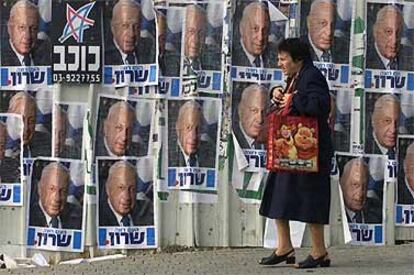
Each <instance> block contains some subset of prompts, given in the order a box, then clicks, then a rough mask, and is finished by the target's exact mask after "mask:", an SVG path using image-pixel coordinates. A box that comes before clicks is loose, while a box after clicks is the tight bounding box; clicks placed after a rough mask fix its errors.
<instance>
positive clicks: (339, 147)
mask: <svg viewBox="0 0 414 275" xmlns="http://www.w3.org/2000/svg"><path fill="white" fill-rule="evenodd" d="M354 94H355V93H354V91H353V90H351V89H338V90H334V91H331V94H330V95H331V110H330V113H329V126H330V128H331V131H332V144H333V147H334V150H335V151H338V152H351V144H352V140H351V137H352V133H351V121H352V117H351V116H352V111H353V109H352V108H353V97H354Z"/></svg>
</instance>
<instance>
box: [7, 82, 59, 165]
mask: <svg viewBox="0 0 414 275" xmlns="http://www.w3.org/2000/svg"><path fill="white" fill-rule="evenodd" d="M52 102H53V92H52V91H51V90H48V89H45V90H43V89H39V90H37V91H2V93H1V96H0V112H3V113H10V114H15V115H20V116H21V117H22V120H23V125H22V128H21V127H19V125H21V124H18V123H14V118H13V117H11V118H10V119H8V121H7V122H6V124H7V128H8V133H7V134H8V138H9V141H8V143H7V145H6V149H7V152H8V155H10V156H12V157H15V156H18V155H19V154H20V152H21V148H20V144H19V142H20V141H22V143H23V158H35V157H41V156H42V157H48V156H51V144H52V105H53V103H52ZM20 131H23V138H22V139H21V137H20Z"/></svg>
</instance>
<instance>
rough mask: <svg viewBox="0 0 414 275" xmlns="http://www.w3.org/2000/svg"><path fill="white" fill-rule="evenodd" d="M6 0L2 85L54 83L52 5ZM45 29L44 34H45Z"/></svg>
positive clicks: (28, 86) (26, 86) (22, 86)
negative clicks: (48, 24)
mask: <svg viewBox="0 0 414 275" xmlns="http://www.w3.org/2000/svg"><path fill="white" fill-rule="evenodd" d="M36 3H37V1H36ZM36 3H35V1H27V0H18V1H14V0H5V1H2V6H1V11H0V12H1V21H0V26H1V30H0V34H1V42H2V43H1V45H2V48H1V59H0V60H1V62H0V64H1V66H2V78H1V86H3V87H7V88H8V89H35V88H38V87H42V86H47V85H51V84H52V83H51V73H50V66H51V44H50V41H49V40H48V39H47V35H46V33H48V31H49V30H48V28H47V27H46V25H47V24H41V22H42V21H43V22H45V21H46V22H48V21H50V19H48V18H46V17H45V14H48V13H50V9H51V5H48V4H46V5H45V4H44V5H40V6H39V5H38V4H36ZM42 33H43V34H44V35H42Z"/></svg>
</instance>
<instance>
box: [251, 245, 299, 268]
mask: <svg viewBox="0 0 414 275" xmlns="http://www.w3.org/2000/svg"><path fill="white" fill-rule="evenodd" d="M294 251H295V250H294V249H292V250H291V251H289V252H288V253H286V254H284V255H280V256H279V255H276V252H275V251H273V252H272V254H271V255H270V256H268V257H264V258H262V260H261V261H260V262H259V264H261V265H275V264H279V263H281V262H284V261H286V263H287V264H294V263H295V255H294V254H293V253H294ZM291 254H293V255H291ZM289 255H291V256H289Z"/></svg>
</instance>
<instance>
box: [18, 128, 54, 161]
mask: <svg viewBox="0 0 414 275" xmlns="http://www.w3.org/2000/svg"><path fill="white" fill-rule="evenodd" d="M51 143H52V137H51V135H50V133H46V132H40V131H36V132H35V133H34V135H33V137H32V139H31V140H30V142H29V145H28V146H27V145H23V157H31V158H34V157H42V156H45V157H49V156H51V152H52V151H51V150H52V144H51ZM27 152H30V155H27Z"/></svg>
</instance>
